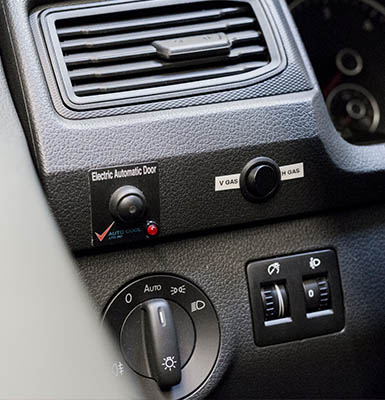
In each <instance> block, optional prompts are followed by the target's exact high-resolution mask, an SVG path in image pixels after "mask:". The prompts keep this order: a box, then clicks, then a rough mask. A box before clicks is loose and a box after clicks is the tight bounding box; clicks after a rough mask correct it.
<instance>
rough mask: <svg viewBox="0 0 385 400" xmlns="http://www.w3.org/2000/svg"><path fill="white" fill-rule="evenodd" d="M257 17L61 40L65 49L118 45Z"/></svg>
mask: <svg viewBox="0 0 385 400" xmlns="http://www.w3.org/2000/svg"><path fill="white" fill-rule="evenodd" d="M255 21H256V20H255V18H251V17H240V18H231V19H225V20H222V21H214V22H207V23H203V24H194V25H185V26H178V27H171V28H164V29H155V30H148V31H146V30H145V31H141V32H134V33H125V34H118V35H107V36H100V37H94V38H85V39H73V40H65V41H63V42H61V48H62V50H63V51H71V50H79V49H84V48H88V49H93V48H98V47H107V46H117V45H123V44H128V43H141V42H145V41H152V40H155V39H168V38H173V37H181V36H188V35H191V34H194V33H197V34H198V33H199V34H201V35H202V34H206V33H213V32H220V31H227V30H229V29H235V28H244V27H246V26H250V25H252V24H253V23H255Z"/></svg>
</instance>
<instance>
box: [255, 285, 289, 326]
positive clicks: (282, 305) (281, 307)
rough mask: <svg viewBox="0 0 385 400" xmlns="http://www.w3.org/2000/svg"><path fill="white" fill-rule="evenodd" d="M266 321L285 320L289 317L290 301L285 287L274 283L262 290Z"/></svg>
mask: <svg viewBox="0 0 385 400" xmlns="http://www.w3.org/2000/svg"><path fill="white" fill-rule="evenodd" d="M261 296H262V303H263V310H264V314H265V321H271V320H273V319H280V318H285V317H287V316H288V315H289V299H288V295H287V292H286V288H285V285H284V284H282V283H274V284H272V285H269V286H264V287H262V289H261Z"/></svg>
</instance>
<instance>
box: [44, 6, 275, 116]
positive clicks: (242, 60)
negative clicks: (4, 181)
mask: <svg viewBox="0 0 385 400" xmlns="http://www.w3.org/2000/svg"><path fill="white" fill-rule="evenodd" d="M253 3H255V4H254V5H252V3H248V2H246V1H210V0H208V1H207V0H206V1H199V0H198V1H191V2H189V3H184V2H181V1H174V2H171V3H170V1H168V2H165V1H139V2H129V3H123V4H122V3H119V4H114V5H111V2H109V3H108V5H107V3H104V4H103V3H101V4H99V5H98V6H96V5H93V6H88V7H84V6H82V7H81V8H80V7H79V8H78V9H74V8H68V9H66V8H61V9H48V10H46V11H45V12H43V13H42V14H41V16H40V22H41V26H42V28H43V33H44V37H45V40H46V44H47V47H48V49H49V52H50V57H51V62H52V64H53V66H54V68H55V72H56V78H57V81H58V83H59V87H60V89H61V91H62V97H63V99H64V100H67V103H70V105H71V106H72V107H75V108H76V105H83V107H82V108H83V109H84V106H86V105H88V106H92V105H96V106H100V105H102V106H105V105H106V102H107V103H108V104H113V105H121V104H127V103H133V102H135V101H136V102H137V101H148V100H157V99H162V98H165V97H166V98H169V97H170V96H171V97H172V96H173V95H174V96H175V95H178V96H180V95H181V94H182V95H191V94H195V93H202V92H203V93H208V92H209V91H210V90H211V89H216V90H218V89H220V90H222V89H226V87H223V86H224V85H231V87H234V83H236V82H238V83H243V84H245V83H246V84H251V83H254V82H255V78H257V77H260V78H261V77H266V76H267V75H268V74H269V73H270V75H271V72H272V71H274V70H276V69H277V68H278V66H279V65H280V58H279V53H278V49H277V46H276V44H275V40H274V38H273V35H272V31H271V29H270V27H269V24H268V23H267V20H266V15H265V12H264V10H263V8H262V6H261V5H260V4H259V2H258V0H254V2H253ZM235 86H236V85H235ZM86 108H92V107H86Z"/></svg>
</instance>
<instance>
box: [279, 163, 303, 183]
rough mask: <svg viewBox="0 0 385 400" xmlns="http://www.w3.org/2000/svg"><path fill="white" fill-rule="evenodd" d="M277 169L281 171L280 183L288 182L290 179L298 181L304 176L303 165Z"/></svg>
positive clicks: (291, 165) (298, 164)
mask: <svg viewBox="0 0 385 400" xmlns="http://www.w3.org/2000/svg"><path fill="white" fill-rule="evenodd" d="M279 169H280V170H281V181H290V180H291V179H299V178H303V177H304V176H305V169H304V165H303V163H297V164H290V165H284V166H282V167H279Z"/></svg>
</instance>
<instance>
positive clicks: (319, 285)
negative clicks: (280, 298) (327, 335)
mask: <svg viewBox="0 0 385 400" xmlns="http://www.w3.org/2000/svg"><path fill="white" fill-rule="evenodd" d="M303 289H304V292H305V303H306V312H308V313H311V312H316V311H322V310H327V309H328V308H330V289H329V283H328V280H327V278H326V277H321V278H315V279H307V280H305V281H304V282H303Z"/></svg>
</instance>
